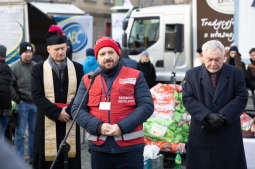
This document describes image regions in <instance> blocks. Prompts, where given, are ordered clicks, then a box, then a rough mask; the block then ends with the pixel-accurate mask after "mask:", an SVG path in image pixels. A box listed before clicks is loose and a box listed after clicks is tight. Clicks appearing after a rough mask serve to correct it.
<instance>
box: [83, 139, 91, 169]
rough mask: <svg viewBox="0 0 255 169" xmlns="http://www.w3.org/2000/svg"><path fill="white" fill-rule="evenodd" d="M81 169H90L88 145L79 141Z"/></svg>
mask: <svg viewBox="0 0 255 169" xmlns="http://www.w3.org/2000/svg"><path fill="white" fill-rule="evenodd" d="M81 136H82V135H81ZM81 168H82V169H91V165H90V153H89V152H88V143H87V141H86V140H85V142H84V143H83V142H82V141H81Z"/></svg>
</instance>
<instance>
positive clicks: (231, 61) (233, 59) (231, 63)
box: [229, 57, 235, 66]
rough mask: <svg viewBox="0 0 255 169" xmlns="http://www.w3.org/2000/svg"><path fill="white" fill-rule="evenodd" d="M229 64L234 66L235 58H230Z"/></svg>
mask: <svg viewBox="0 0 255 169" xmlns="http://www.w3.org/2000/svg"><path fill="white" fill-rule="evenodd" d="M229 64H230V65H234V66H235V58H232V57H230V60H229Z"/></svg>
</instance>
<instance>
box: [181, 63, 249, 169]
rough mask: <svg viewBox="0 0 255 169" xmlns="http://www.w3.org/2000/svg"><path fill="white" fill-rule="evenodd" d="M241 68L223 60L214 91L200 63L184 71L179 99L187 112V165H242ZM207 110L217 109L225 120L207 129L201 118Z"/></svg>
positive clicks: (199, 168)
mask: <svg viewBox="0 0 255 169" xmlns="http://www.w3.org/2000/svg"><path fill="white" fill-rule="evenodd" d="M247 97H248V93H247V89H246V87H245V78H244V74H243V72H242V71H241V70H240V69H239V68H236V67H234V66H231V65H227V64H223V67H222V69H221V72H220V75H219V78H218V81H217V88H216V90H215V91H214V90H213V87H212V83H211V79H210V77H209V74H208V72H207V70H206V68H205V66H204V65H202V66H199V67H195V68H193V69H191V70H189V71H188V72H187V73H186V77H185V82H184V84H183V103H184V106H185V107H186V109H187V111H188V112H189V113H190V115H191V124H190V130H189V139H188V149H187V168H188V169H223V168H224V169H230V168H231V169H246V168H247V167H246V161H245V154H244V148H243V141H242V133H241V126H240V115H241V113H242V112H243V111H244V108H245V106H246V103H247ZM209 113H221V114H223V115H224V116H225V117H226V124H225V125H224V126H223V127H221V128H220V129H218V130H215V131H207V130H205V129H204V128H203V120H204V118H205V117H206V116H207V115H208V114H209Z"/></svg>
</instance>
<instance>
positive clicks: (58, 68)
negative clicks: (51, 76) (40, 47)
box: [48, 56, 67, 81]
mask: <svg viewBox="0 0 255 169" xmlns="http://www.w3.org/2000/svg"><path fill="white" fill-rule="evenodd" d="M48 58H49V63H50V66H51V68H52V69H53V71H54V72H55V73H56V75H57V77H58V78H59V79H60V81H62V80H63V78H64V70H65V68H66V66H67V61H66V59H64V60H63V61H62V62H55V61H54V60H53V59H52V57H51V56H49V57H48Z"/></svg>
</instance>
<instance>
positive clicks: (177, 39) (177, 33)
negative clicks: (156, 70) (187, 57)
mask: <svg viewBox="0 0 255 169" xmlns="http://www.w3.org/2000/svg"><path fill="white" fill-rule="evenodd" d="M183 34H184V32H183V24H168V25H166V32H165V50H166V51H174V52H182V51H183V47H184V46H183V44H184V43H183V41H184V39H183V37H184V36H183Z"/></svg>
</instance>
